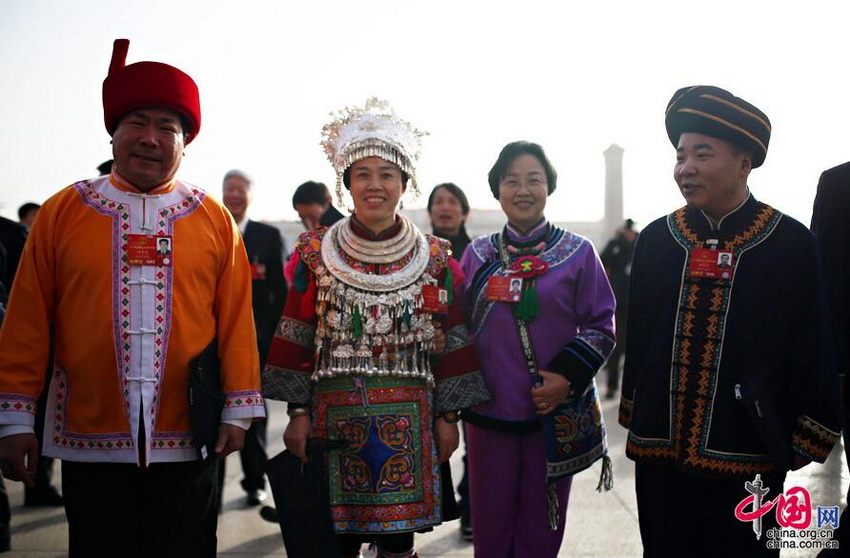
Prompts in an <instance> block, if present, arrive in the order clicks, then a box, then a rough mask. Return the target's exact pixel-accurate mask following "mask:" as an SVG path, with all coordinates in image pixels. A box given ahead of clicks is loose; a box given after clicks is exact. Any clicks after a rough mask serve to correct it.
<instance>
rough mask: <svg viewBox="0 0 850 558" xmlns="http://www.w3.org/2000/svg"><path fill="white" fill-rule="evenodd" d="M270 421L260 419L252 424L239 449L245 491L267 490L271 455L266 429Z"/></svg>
mask: <svg viewBox="0 0 850 558" xmlns="http://www.w3.org/2000/svg"><path fill="white" fill-rule="evenodd" d="M266 416H268V407H266ZM267 426H268V422H267V421H266V420H259V421H257V422H254V423H252V424H251V427H250V428H249V429H248V430H247V431H246V432H245V445H244V446H243V447H242V449H241V450H240V451H239V460H240V461H241V462H242V473H243V474H244V475H245V478H244V479H242V488H244V489H245V492H251V491H252V490H265V488H266V462H267V461H268V460H269V456H268V454H267V453H266V430H267Z"/></svg>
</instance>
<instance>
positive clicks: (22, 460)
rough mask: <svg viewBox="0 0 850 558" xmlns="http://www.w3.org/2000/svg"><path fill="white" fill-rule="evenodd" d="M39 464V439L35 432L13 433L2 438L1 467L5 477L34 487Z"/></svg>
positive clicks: (0, 441)
mask: <svg viewBox="0 0 850 558" xmlns="http://www.w3.org/2000/svg"><path fill="white" fill-rule="evenodd" d="M37 465H38V440H37V439H36V437H35V434H32V433H26V434H12V435H11V436H6V437H5V438H0V468H2V470H3V476H4V477H6V478H7V479H9V480H14V481H22V482H23V483H24V484H25V485H27V486H29V487H30V488H32V487H34V486H35V468H36V466H37Z"/></svg>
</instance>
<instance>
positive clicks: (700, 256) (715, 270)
mask: <svg viewBox="0 0 850 558" xmlns="http://www.w3.org/2000/svg"><path fill="white" fill-rule="evenodd" d="M732 256H733V254H732V252H730V251H728V250H711V249H709V248H693V249H692V250H691V264H690V270H689V272H690V276H691V277H704V278H706V279H731V278H732V267H733V265H734V262H733V260H732Z"/></svg>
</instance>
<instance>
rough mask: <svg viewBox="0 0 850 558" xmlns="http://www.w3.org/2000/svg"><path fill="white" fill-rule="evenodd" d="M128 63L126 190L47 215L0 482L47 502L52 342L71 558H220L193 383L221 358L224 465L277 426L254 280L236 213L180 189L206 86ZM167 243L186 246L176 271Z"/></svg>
mask: <svg viewBox="0 0 850 558" xmlns="http://www.w3.org/2000/svg"><path fill="white" fill-rule="evenodd" d="M128 48H129V41H127V40H126V39H118V40H116V41H115V43H114V47H113V54H112V62H111V64H110V69H109V74H108V76H107V77H106V79H105V80H104V82H103V117H104V124H105V126H106V130H107V132H108V133H109V135H110V136H112V152H113V155H114V158H115V164H114V165H113V167H112V172H111V174H110V175H108V176H102V177H99V178H95V179H92V180H83V181H80V182H77V183H75V184H72V185H71V186H68V187H66V188H64V189H62V190H61V191H59V192H58V193H57V194H55V195H54V196H52V197H51V198H50V199H48V200H47V201H46V202H44V205H43V206H42V207H41V209H40V210H39V214H38V219H36V221H35V223H34V224H33V228H32V230H31V231H30V237H29V239H28V241H27V247H26V249H25V251H24V254H23V256H22V258H21V263H20V266H19V268H18V276H17V279H16V281H15V283H14V286H13V287H12V293H11V296H10V299H9V307H8V310H7V313H6V318H5V322H4V325H3V329H2V330H0V468H2V471H3V475H4V476H5V477H6V478H9V479H12V480H16V481H23V482H24V483H25V484H27V485H29V486H32V485H33V475H34V473H35V468H36V460H37V456H38V454H39V444H38V441H37V439H36V436H35V434H34V432H33V423H34V420H35V418H34V415H35V407H36V399H37V397H38V396H39V394H40V393H41V391H42V388H43V387H44V383H45V382H44V377H45V369H46V367H47V363H48V360H49V358H50V354H51V337H52V338H53V339H54V340H55V351H54V366H53V371H52V372H53V373H52V378H51V382H50V388H49V390H50V391H49V396H48V405H49V408H48V410H47V412H46V413H45V417H46V418H45V422H46V424H45V427H44V432H45V436H44V454H45V455H48V456H50V457H56V458H60V459H62V491H63V496H64V501H65V514H66V517H67V519H68V533H69V554H70V556H71V557H72V558H76V557H81V556H101V555H103V554H104V552H108V553H110V554H119V555H121V556H137V557H139V558H141V557H147V556H165V557H169V556H174V557H177V556H205V557H207V556H208V557H213V556H215V555H216V527H217V521H218V515H217V513H216V508H217V506H216V500H215V498H216V495H217V489H216V485H217V478H218V475H217V471H216V468H217V463H216V461H213V463H212V464H210V465H209V468H207V469H202V466H201V464H200V463H199V461H198V455H197V451H196V448H195V447H194V438H193V436H192V433H191V428H190V424H189V397H188V383H189V375H190V371H191V369H192V367H193V362H194V361H195V360H196V359H197V358H198V357H199V356H200V355H201V354H202V353H203V352H204V351H205V349H206V348H207V347H211V346H213V344H212V342H213V341H217V346H218V353H217V356H218V358H219V361H220V369H221V372H220V383H221V389H222V391H223V392H224V396H225V399H226V401H225V405H224V409H223V411H222V414H221V423H220V425H219V426H218V439H217V441H216V443H215V446H214V448H209V449H210V450H211V451H214V452H215V454H216V455H217V456H219V457H224V456H226V455H228V454H229V453H231V452H233V451H238V450H239V449H240V448H241V447H242V443H243V440H244V436H245V430H247V428H248V427H249V426H250V423H251V422H252V421H253V420H254V419H259V418H262V417H263V416H264V410H263V398H262V396H261V394H260V378H259V359H258V356H257V342H256V337H255V334H254V327H253V320H252V318H251V299H250V292H251V284H250V281H251V271H250V267H249V265H248V260H247V258H246V256H245V248H244V246H243V245H242V239H241V237H240V235H239V231H238V229H237V228H236V225H235V224H234V223H233V219H232V218H231V217H230V214H229V213H228V211H227V209H226V208H225V207H224V206H222V205H221V204H220V203H218V202H217V201H214V200H213V199H212V198H211V197H210V196H208V195H207V194H206V192H205V191H203V190H201V189H199V188H196V187H193V186H190V185H188V184H186V183H184V182H182V181H180V180H177V179H176V178H175V174H176V173H177V170H178V168H179V167H180V162H181V159H182V157H183V152H184V150H185V149H186V145H187V144H188V143H189V142H191V141H192V140H193V139H194V138H195V137H197V134H198V132H199V130H200V125H201V110H200V98H199V93H198V88H197V85H196V84H195V82H194V81H193V80H192V78H191V77H189V76H188V75H186V74H185V73H183V72H182V71H180V70H178V69H177V68H174V67H172V66H168V65H166V64H160V63H157V62H138V63H135V64H130V65H129V66H125V59H126V56H127V50H128ZM151 237H168V238H170V239H171V249H172V257H170V258H168V262H165V259H164V258H157V257H156V255H155V251H156V246H155V245H153V244H152V243H151V242H149V239H150V238H151ZM152 261H158V262H159V263H156V264H152V263H151V262H152ZM105 549H107V550H105Z"/></svg>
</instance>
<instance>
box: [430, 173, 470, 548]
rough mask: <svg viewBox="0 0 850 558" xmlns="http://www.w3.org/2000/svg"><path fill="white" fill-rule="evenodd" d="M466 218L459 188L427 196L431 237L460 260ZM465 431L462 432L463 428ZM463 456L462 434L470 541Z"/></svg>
mask: <svg viewBox="0 0 850 558" xmlns="http://www.w3.org/2000/svg"><path fill="white" fill-rule="evenodd" d="M468 215H469V201H468V200H467V199H466V194H464V193H463V190H461V189H460V187H459V186H457V185H456V184H453V183H451V182H445V183H443V184H438V185H436V186H434V189H433V190H431V195H429V196H428V217H429V218H430V220H431V230H432V232H433V234H434V236H438V237H440V238H444V239H446V240H448V241H449V242H451V245H452V256H453V257H454V258H455V259H456V260H460V257H461V256H462V255H463V251H464V250H466V246H467V245H468V244H469V242H470V238H469V235H468V234H467V233H466V217H467V216H468ZM464 432H465V429H464ZM467 461H468V460H467V456H466V435H465V434H464V455H463V476H462V477H461V480H460V483H459V484H458V485H457V493H458V496H459V497H460V500H459V501H458V503H457V505H458V512H459V513H460V535H461V538H463V540H465V541H471V540H472V512H471V506H470V502H469V468H468V464H467Z"/></svg>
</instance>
